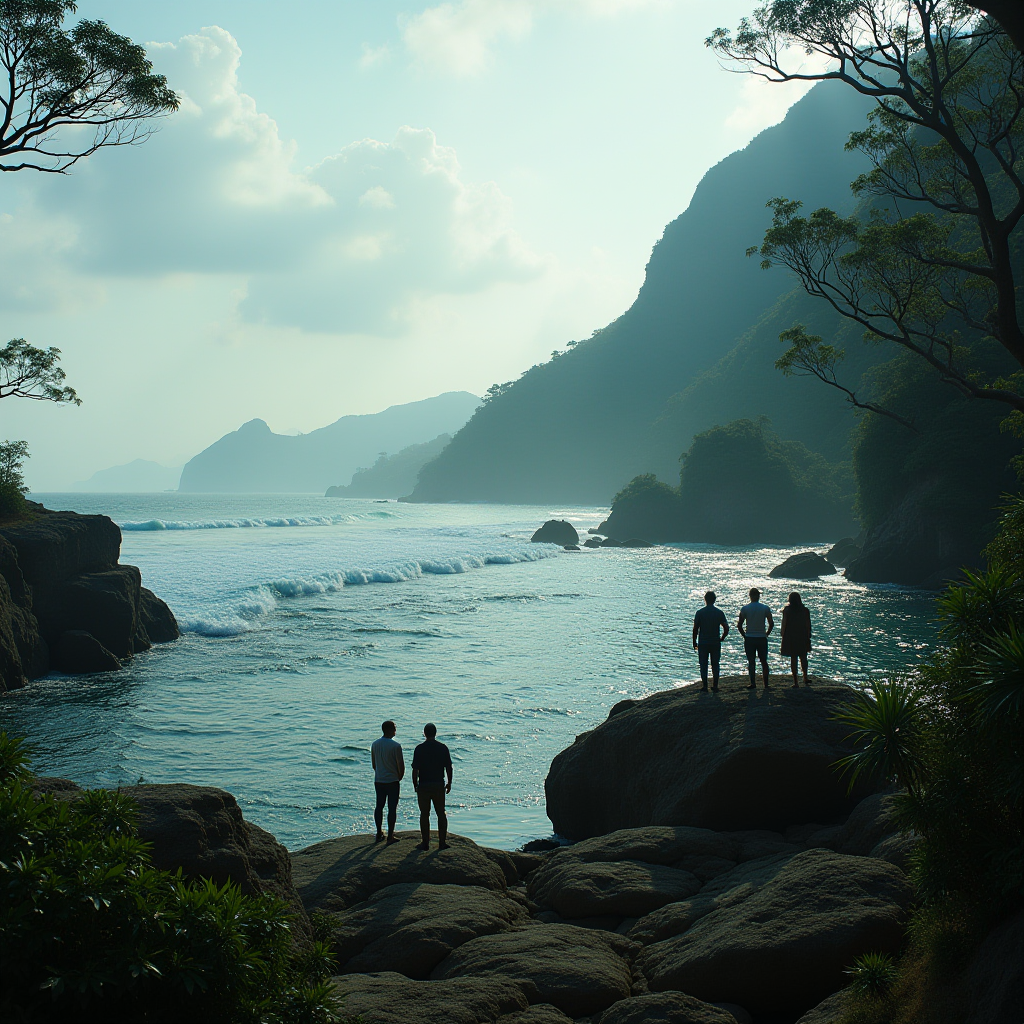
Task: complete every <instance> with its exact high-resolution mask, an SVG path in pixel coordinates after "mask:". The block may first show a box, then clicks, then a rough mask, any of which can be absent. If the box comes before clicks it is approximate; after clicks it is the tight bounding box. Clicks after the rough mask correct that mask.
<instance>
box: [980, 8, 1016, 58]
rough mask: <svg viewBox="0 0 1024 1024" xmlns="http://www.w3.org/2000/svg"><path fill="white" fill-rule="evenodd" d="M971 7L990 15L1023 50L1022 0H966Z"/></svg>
mask: <svg viewBox="0 0 1024 1024" xmlns="http://www.w3.org/2000/svg"><path fill="white" fill-rule="evenodd" d="M968 2H969V3H970V5H971V6H972V7H977V8H978V10H979V11H984V12H985V13H986V14H989V15H991V16H992V17H993V18H995V20H996V21H998V22H999V24H1000V25H1001V26H1002V27H1003V30H1004V31H1005V32H1006V34H1007V35H1008V36H1009V37H1010V38H1011V39H1012V40H1013V41H1014V44H1015V45H1016V47H1017V49H1018V50H1020V51H1022V52H1024V0H968Z"/></svg>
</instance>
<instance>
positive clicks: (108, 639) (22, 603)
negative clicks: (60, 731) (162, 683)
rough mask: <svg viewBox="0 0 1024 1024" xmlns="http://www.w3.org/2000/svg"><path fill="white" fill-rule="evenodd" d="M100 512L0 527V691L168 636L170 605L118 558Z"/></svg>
mask: <svg viewBox="0 0 1024 1024" xmlns="http://www.w3.org/2000/svg"><path fill="white" fill-rule="evenodd" d="M120 551H121V531H120V530H119V529H118V528H117V525H116V524H115V523H113V522H112V521H111V520H110V519H108V518H107V517H106V516H83V515H79V514H78V513H77V512H51V511H49V510H47V509H44V508H42V506H39V505H35V506H32V513H31V515H30V517H29V518H27V519H25V520H22V521H19V522H16V523H12V524H9V525H5V526H0V692H4V691H6V690H11V689H16V688H18V687H21V686H24V685H25V682H26V681H27V680H28V679H36V678H38V677H39V676H43V675H46V673H47V672H49V671H50V669H51V668H53V669H56V670H58V671H61V672H68V673H78V672H94V671H104V670H110V669H115V668H118V667H119V666H120V664H121V663H122V662H123V661H127V660H129V659H130V658H132V657H133V656H134V655H135V654H137V653H139V652H140V651H145V650H148V649H149V647H151V646H152V644H154V643H164V642H166V641H168V640H173V639H175V638H176V637H177V636H178V626H177V623H176V622H175V620H174V615H173V614H172V613H171V610H170V609H169V608H168V607H167V605H166V604H164V602H163V601H161V600H160V598H158V597H157V596H156V595H155V594H153V593H152V592H151V591H149V590H147V589H146V588H145V587H143V586H142V574H141V573H140V572H139V570H138V569H137V568H136V567H135V566H134V565H121V564H120V563H119V562H118V556H119V554H120Z"/></svg>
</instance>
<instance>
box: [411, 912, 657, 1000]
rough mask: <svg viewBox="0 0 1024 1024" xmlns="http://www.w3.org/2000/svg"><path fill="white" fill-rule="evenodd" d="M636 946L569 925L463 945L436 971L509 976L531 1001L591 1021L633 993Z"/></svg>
mask: <svg viewBox="0 0 1024 1024" xmlns="http://www.w3.org/2000/svg"><path fill="white" fill-rule="evenodd" d="M638 949H639V947H638V946H637V944H636V943H634V942H630V941H629V940H628V939H625V938H623V937H622V936H620V935H615V934H613V933H611V932H605V931H598V930H594V929H588V928H576V927H573V926H572V925H565V924H537V925H533V926H531V927H529V928H526V929H525V930H523V931H514V932H504V933H501V934H497V935H484V936H481V937H480V938H478V939H472V940H471V941H469V942H467V943H465V944H464V945H462V946H459V948H458V949H456V950H455V951H454V952H453V953H451V954H450V955H449V956H448V957H447V958H446V959H445V960H443V961H442V962H441V963H440V964H439V965H438V966H437V967H436V968H435V969H434V971H433V973H432V975H431V976H432V977H433V978H435V979H451V978H465V977H472V978H478V979H480V978H504V979H508V980H510V981H514V982H515V983H516V984H518V985H519V986H520V988H521V990H522V991H523V994H524V995H525V996H526V998H527V999H528V1000H529V1001H530V1002H531V1003H552V1004H553V1005H554V1006H557V1007H558V1009H560V1010H561V1011H562V1012H563V1013H567V1014H568V1015H569V1016H570V1017H586V1016H590V1015H591V1014H594V1013H597V1012H598V1011H600V1010H604V1009H606V1008H607V1007H609V1006H610V1005H611V1004H612V1003H614V1002H617V1001H618V1000H619V999H625V998H626V997H627V996H628V995H630V988H631V984H632V974H631V972H630V968H629V964H628V963H627V961H626V958H628V957H631V956H632V955H634V954H635V952H636V951H637V950H638Z"/></svg>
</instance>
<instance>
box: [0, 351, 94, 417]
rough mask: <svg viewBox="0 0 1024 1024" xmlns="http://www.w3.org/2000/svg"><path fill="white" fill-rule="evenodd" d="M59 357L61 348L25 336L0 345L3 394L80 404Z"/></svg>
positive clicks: (0, 374) (0, 390)
mask: <svg viewBox="0 0 1024 1024" xmlns="http://www.w3.org/2000/svg"><path fill="white" fill-rule="evenodd" d="M59 360H60V349H59V348H52V347H51V348H46V349H43V348H36V347H35V346H34V345H30V344H29V343H28V342H27V341H26V340H25V339H24V338H14V339H13V340H11V341H9V342H8V343H7V344H6V345H4V347H3V348H0V398H33V399H36V400H37V401H41V402H71V403H73V404H74V405H81V404H82V400H81V399H80V398H79V397H78V395H77V394H75V389H74V388H69V387H67V386H66V385H65V384H64V378H65V376H66V374H65V373H64V371H63V370H62V369H61V368H60V367H59V366H58V365H57V363H58V361H59Z"/></svg>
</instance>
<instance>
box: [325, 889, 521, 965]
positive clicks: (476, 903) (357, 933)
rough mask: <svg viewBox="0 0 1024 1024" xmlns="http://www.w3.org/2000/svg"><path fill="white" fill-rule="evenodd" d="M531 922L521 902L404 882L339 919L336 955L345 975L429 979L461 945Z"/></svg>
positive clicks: (494, 894) (481, 891) (486, 893)
mask: <svg viewBox="0 0 1024 1024" xmlns="http://www.w3.org/2000/svg"><path fill="white" fill-rule="evenodd" d="M528 920H529V915H528V914H527V912H526V909H525V908H524V906H523V905H522V903H520V902H518V901H517V900H514V899H513V898H512V897H511V896H508V895H506V894H505V893H503V892H496V891H495V890H493V889H484V888H482V887H481V886H478V885H430V884H428V883H425V882H402V883H399V884H398V885H389V886H386V887H385V888H383V889H381V890H379V891H378V892H375V893H374V894H373V895H372V896H371V897H370V898H369V899H368V900H366V901H365V902H363V903H357V904H356V905H355V906H354V907H352V908H351V909H350V910H345V911H342V912H341V913H339V914H337V915H336V918H335V921H336V925H337V930H336V931H335V933H334V954H335V957H336V958H337V963H338V967H339V969H340V971H341V972H342V973H345V974H349V973H356V974H358V973H365V972H370V971H397V972H398V973H399V974H405V975H407V976H408V977H410V978H421V979H426V978H428V977H429V976H430V972H431V971H432V970H433V969H434V968H435V967H436V966H437V965H438V964H439V963H440V962H441V961H442V960H443V959H444V958H445V957H446V956H447V955H448V954H449V953H450V952H451V951H452V950H453V949H455V948H456V947H457V946H461V945H462V944H463V943H464V942H468V941H469V940H470V939H475V938H476V937H477V936H478V935H490V934H492V933H494V932H501V931H508V930H509V929H510V928H513V927H517V926H519V927H521V926H523V925H525V924H526V923H527V921H528Z"/></svg>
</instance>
